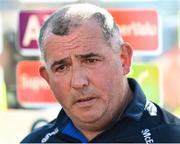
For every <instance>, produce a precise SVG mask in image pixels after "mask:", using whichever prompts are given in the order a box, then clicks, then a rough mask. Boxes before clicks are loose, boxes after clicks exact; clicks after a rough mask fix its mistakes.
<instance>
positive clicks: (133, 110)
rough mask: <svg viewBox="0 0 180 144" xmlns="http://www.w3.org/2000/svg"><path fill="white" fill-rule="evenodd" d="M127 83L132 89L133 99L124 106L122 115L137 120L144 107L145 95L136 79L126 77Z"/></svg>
mask: <svg viewBox="0 0 180 144" xmlns="http://www.w3.org/2000/svg"><path fill="white" fill-rule="evenodd" d="M128 83H129V86H130V88H131V90H132V91H133V99H132V101H131V102H130V103H129V105H128V107H127V108H126V110H125V112H124V114H123V117H129V118H132V119H135V120H139V119H140V118H141V116H142V115H143V112H144V109H145V105H146V97H145V95H144V93H143V91H142V89H141V87H140V85H139V84H138V83H137V82H136V80H134V79H132V78H128Z"/></svg>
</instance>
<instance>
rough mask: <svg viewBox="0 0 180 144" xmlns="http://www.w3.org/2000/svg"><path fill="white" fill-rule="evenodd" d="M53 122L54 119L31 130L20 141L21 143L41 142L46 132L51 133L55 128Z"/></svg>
mask: <svg viewBox="0 0 180 144" xmlns="http://www.w3.org/2000/svg"><path fill="white" fill-rule="evenodd" d="M54 123H55V120H54V121H52V122H50V123H48V124H46V125H45V126H42V127H40V128H37V129H35V130H33V131H32V132H31V133H30V134H28V135H27V136H26V137H25V138H24V139H23V140H22V141H21V143H42V140H43V138H44V137H45V136H46V135H47V133H51V132H53V131H55V130H56V129H55V126H54Z"/></svg>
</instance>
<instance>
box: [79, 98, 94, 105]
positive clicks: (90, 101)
mask: <svg viewBox="0 0 180 144" xmlns="http://www.w3.org/2000/svg"><path fill="white" fill-rule="evenodd" d="M96 99H97V98H95V97H88V98H80V99H78V100H77V101H76V104H77V105H78V106H80V107H89V106H92V105H93V104H94V103H95V101H96Z"/></svg>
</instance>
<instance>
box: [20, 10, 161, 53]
mask: <svg viewBox="0 0 180 144" xmlns="http://www.w3.org/2000/svg"><path fill="white" fill-rule="evenodd" d="M109 11H110V13H111V14H112V15H113V17H114V18H115V20H116V22H117V23H118V24H119V27H120V30H121V33H122V35H123V37H124V39H125V41H127V42H129V43H130V44H131V45H132V46H133V48H134V51H135V54H140V55H156V54H159V53H160V52H161V38H160V27H159V19H158V13H157V11H155V10H139V9H137V10H133V9H109ZM52 12H53V10H43V11H40V10H39V11H37V10H36V11H21V13H20V18H19V46H20V48H21V52H22V54H23V55H26V56H39V55H40V52H39V49H38V44H37V39H38V35H39V30H40V27H41V26H42V24H43V22H44V21H45V20H46V19H47V18H48V17H49V15H50V14H51V13H52Z"/></svg>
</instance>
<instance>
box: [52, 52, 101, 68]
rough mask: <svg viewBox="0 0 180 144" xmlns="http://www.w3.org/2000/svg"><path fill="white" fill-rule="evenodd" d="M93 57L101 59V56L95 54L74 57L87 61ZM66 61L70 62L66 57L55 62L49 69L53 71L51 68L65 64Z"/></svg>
mask: <svg viewBox="0 0 180 144" xmlns="http://www.w3.org/2000/svg"><path fill="white" fill-rule="evenodd" d="M94 56H96V57H100V58H103V56H100V55H99V54H96V53H88V54H81V55H76V56H75V57H77V58H80V59H88V58H90V57H94ZM68 60H70V57H66V58H63V59H61V60H58V61H55V62H54V63H53V64H52V65H51V69H53V67H54V66H56V65H59V64H63V63H66V62H67V61H68Z"/></svg>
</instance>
